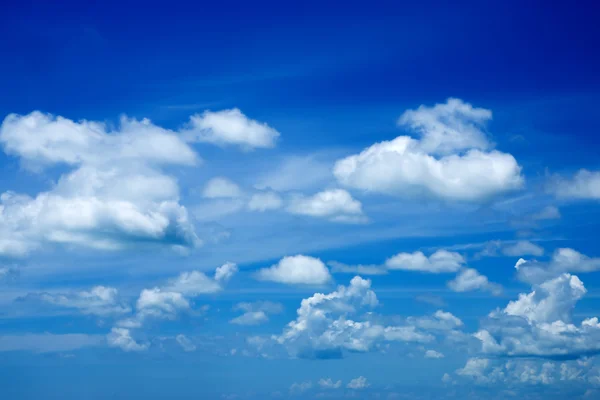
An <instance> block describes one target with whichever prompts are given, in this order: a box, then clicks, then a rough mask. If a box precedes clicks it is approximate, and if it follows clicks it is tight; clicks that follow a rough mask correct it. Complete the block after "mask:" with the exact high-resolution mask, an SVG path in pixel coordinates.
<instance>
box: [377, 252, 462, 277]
mask: <svg viewBox="0 0 600 400" xmlns="http://www.w3.org/2000/svg"><path fill="white" fill-rule="evenodd" d="M464 263H465V259H464V258H463V256H461V255H460V254H458V253H455V252H450V251H446V250H438V251H436V252H435V253H433V254H432V255H430V256H429V257H427V256H425V254H423V253H422V252H420V251H415V252H414V253H398V254H396V255H395V256H393V257H390V258H388V259H387V260H386V261H385V265H386V267H388V268H389V269H401V270H406V271H419V272H429V273H433V274H439V273H446V272H456V271H458V270H459V269H460V268H461V267H462V266H463V265H464Z"/></svg>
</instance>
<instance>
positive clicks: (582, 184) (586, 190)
mask: <svg viewBox="0 0 600 400" xmlns="http://www.w3.org/2000/svg"><path fill="white" fill-rule="evenodd" d="M548 189H549V190H550V192H552V193H553V194H554V195H555V196H556V197H559V198H565V199H582V200H584V199H590V200H600V171H588V170H586V169H581V170H579V171H578V172H577V173H576V174H575V175H574V176H572V177H569V178H565V177H562V176H553V177H552V178H551V179H550V182H549V184H548Z"/></svg>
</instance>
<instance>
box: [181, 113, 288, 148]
mask: <svg viewBox="0 0 600 400" xmlns="http://www.w3.org/2000/svg"><path fill="white" fill-rule="evenodd" d="M182 133H183V135H184V137H185V138H186V139H187V140H189V141H192V142H196V141H197V142H207V143H213V144H216V145H221V146H223V145H236V146H240V147H241V148H242V149H245V150H251V149H254V148H270V147H274V146H275V143H276V141H277V138H278V137H279V132H277V131H276V130H275V129H273V128H271V127H270V126H269V125H267V124H266V123H263V122H259V121H256V120H253V119H250V118H248V117H246V116H245V115H244V114H243V113H242V112H241V111H240V110H239V109H237V108H233V109H230V110H223V111H216V112H213V111H205V112H204V113H202V114H196V115H193V116H192V117H190V122H189V124H188V126H187V128H186V129H185V130H183V131H182Z"/></svg>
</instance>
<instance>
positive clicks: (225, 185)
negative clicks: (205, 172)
mask: <svg viewBox="0 0 600 400" xmlns="http://www.w3.org/2000/svg"><path fill="white" fill-rule="evenodd" d="M202 196H203V197H205V198H207V199H221V198H236V197H240V196H242V190H241V189H240V187H239V186H238V185H237V184H236V183H235V182H232V181H231V180H229V179H227V178H223V177H216V178H212V179H211V180H209V181H208V182H207V183H206V185H205V186H204V190H203V191H202Z"/></svg>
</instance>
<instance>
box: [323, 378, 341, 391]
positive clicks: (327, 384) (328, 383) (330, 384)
mask: <svg viewBox="0 0 600 400" xmlns="http://www.w3.org/2000/svg"><path fill="white" fill-rule="evenodd" d="M318 383H319V386H320V387H321V388H322V389H339V388H341V387H342V381H340V380H338V381H335V382H334V381H333V380H332V379H331V378H327V379H324V378H321V379H319V382H318Z"/></svg>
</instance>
